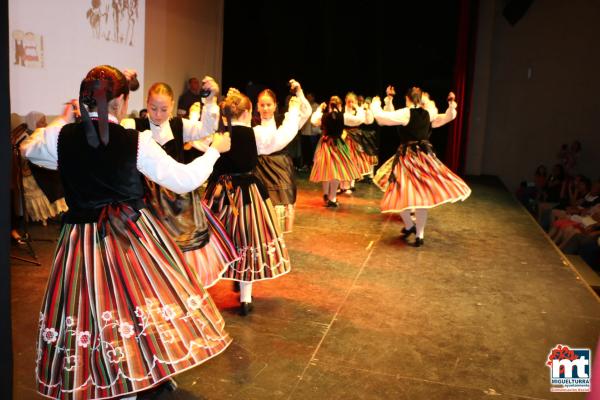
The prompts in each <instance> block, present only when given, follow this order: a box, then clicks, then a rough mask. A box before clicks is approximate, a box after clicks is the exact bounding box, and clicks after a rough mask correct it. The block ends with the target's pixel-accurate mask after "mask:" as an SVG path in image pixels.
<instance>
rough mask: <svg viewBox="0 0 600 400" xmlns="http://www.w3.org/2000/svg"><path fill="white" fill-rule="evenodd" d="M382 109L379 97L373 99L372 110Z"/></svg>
mask: <svg viewBox="0 0 600 400" xmlns="http://www.w3.org/2000/svg"><path fill="white" fill-rule="evenodd" d="M373 107H375V108H381V99H380V98H379V96H375V97H373V100H371V108H373Z"/></svg>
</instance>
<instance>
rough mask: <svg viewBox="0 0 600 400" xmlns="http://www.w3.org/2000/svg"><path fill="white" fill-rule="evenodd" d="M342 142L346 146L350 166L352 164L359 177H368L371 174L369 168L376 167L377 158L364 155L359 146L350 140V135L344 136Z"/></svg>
mask: <svg viewBox="0 0 600 400" xmlns="http://www.w3.org/2000/svg"><path fill="white" fill-rule="evenodd" d="M357 134H358V133H357ZM344 141H345V142H346V144H347V145H348V151H349V153H350V159H351V160H352V164H354V166H355V167H356V169H357V170H358V172H359V173H360V175H361V177H362V176H365V175H369V174H370V173H371V166H372V165H377V157H370V156H369V155H368V154H367V153H365V152H364V151H363V148H362V147H361V145H360V144H359V143H358V142H357V141H356V140H354V139H353V138H352V135H351V134H346V137H345V138H344ZM373 161H374V163H373Z"/></svg>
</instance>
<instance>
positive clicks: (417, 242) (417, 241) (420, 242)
mask: <svg viewBox="0 0 600 400" xmlns="http://www.w3.org/2000/svg"><path fill="white" fill-rule="evenodd" d="M424 244H425V243H424V242H423V239H422V238H416V239H415V247H421V246H423V245H424Z"/></svg>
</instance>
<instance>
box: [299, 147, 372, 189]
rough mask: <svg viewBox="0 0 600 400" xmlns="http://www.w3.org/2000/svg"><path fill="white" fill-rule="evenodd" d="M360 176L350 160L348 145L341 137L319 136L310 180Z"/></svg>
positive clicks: (357, 177) (340, 179)
mask: <svg viewBox="0 0 600 400" xmlns="http://www.w3.org/2000/svg"><path fill="white" fill-rule="evenodd" d="M360 178H362V174H361V172H360V171H359V170H358V168H357V167H356V165H355V164H354V162H353V160H352V157H351V155H350V150H349V148H348V145H347V144H346V143H345V142H344V141H343V140H342V139H333V138H328V137H326V136H323V137H321V139H320V140H319V143H318V144H317V149H316V151H315V158H314V163H313V167H312V171H311V172H310V181H311V182H327V181H331V180H334V179H337V180H339V181H351V180H352V179H360Z"/></svg>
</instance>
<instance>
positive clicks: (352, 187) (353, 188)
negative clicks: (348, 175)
mask: <svg viewBox="0 0 600 400" xmlns="http://www.w3.org/2000/svg"><path fill="white" fill-rule="evenodd" d="M348 190H349V191H351V192H354V191H355V190H356V188H355V187H354V186H351V187H350V189H348Z"/></svg>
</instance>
